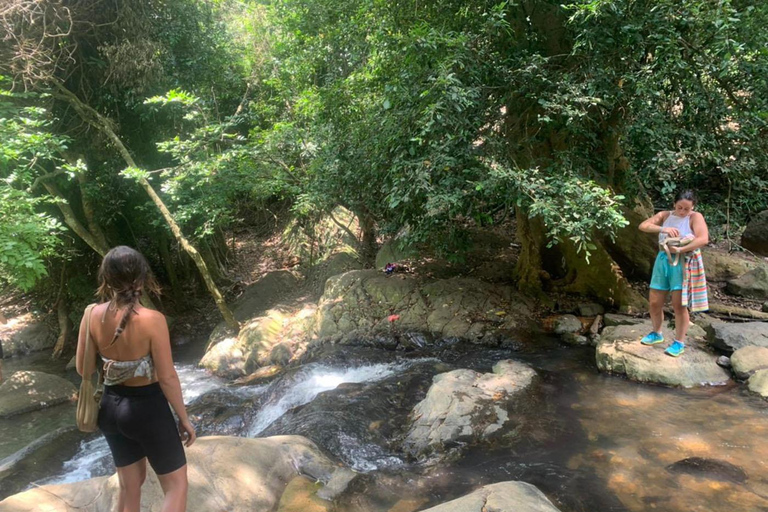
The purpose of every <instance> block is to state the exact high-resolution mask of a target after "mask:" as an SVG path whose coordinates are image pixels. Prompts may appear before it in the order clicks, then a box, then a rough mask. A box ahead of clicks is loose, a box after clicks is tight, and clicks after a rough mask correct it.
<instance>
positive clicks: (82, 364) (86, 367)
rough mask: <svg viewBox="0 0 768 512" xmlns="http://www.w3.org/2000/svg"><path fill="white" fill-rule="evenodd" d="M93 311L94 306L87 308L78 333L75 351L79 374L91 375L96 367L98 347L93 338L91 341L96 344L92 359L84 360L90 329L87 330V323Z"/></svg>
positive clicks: (92, 347)
mask: <svg viewBox="0 0 768 512" xmlns="http://www.w3.org/2000/svg"><path fill="white" fill-rule="evenodd" d="M89 307H90V306H89ZM92 312H93V308H90V311H89V309H88V308H86V309H85V312H83V318H82V319H81V320H80V331H79V333H78V335H77V352H76V353H75V369H76V370H77V373H78V374H79V375H91V374H92V373H93V370H95V369H96V347H95V343H93V340H91V343H92V344H93V345H94V346H91V356H92V357H91V360H90V361H84V359H85V341H86V339H87V336H88V331H87V330H86V325H87V324H88V318H87V316H89V315H90V314H91V313H92Z"/></svg>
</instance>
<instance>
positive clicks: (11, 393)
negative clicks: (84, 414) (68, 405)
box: [0, 372, 77, 418]
mask: <svg viewBox="0 0 768 512" xmlns="http://www.w3.org/2000/svg"><path fill="white" fill-rule="evenodd" d="M75 399H77V389H76V388H75V386H74V385H73V384H72V383H71V382H69V381H68V380H66V379H62V378H61V377H57V376H55V375H49V374H47V373H42V372H16V373H14V374H13V375H11V377H10V378H9V379H8V380H6V381H5V382H3V384H2V385H0V418H7V417H9V416H15V415H17V414H22V413H25V412H30V411H36V410H38V409H43V408H45V407H51V406H53V405H58V404H60V403H63V402H71V401H74V400H75Z"/></svg>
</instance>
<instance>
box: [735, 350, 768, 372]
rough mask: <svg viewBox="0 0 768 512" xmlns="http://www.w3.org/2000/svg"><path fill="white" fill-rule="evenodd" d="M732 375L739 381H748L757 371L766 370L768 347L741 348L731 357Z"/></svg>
mask: <svg viewBox="0 0 768 512" xmlns="http://www.w3.org/2000/svg"><path fill="white" fill-rule="evenodd" d="M731 367H732V368H733V373H734V374H735V375H736V377H738V378H739V379H748V378H749V377H750V375H752V374H753V373H755V372H756V371H758V370H764V369H768V347H756V346H754V345H752V346H749V347H742V348H740V349H739V350H737V351H735V352H734V353H733V355H732V356H731Z"/></svg>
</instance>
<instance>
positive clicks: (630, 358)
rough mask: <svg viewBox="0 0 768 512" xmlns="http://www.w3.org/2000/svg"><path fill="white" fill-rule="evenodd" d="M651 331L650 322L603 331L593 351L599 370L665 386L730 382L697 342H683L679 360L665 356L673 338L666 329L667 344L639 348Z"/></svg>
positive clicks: (714, 357) (727, 375) (690, 385)
mask: <svg viewBox="0 0 768 512" xmlns="http://www.w3.org/2000/svg"><path fill="white" fill-rule="evenodd" d="M651 330H652V326H651V323H650V322H645V323H644V324H641V325H634V326H633V325H622V326H617V327H606V328H605V329H603V334H602V336H601V337H600V340H599V341H598V344H597V350H596V359H597V367H598V369H600V370H601V371H605V372H612V373H619V374H623V375H626V376H627V377H628V378H630V379H631V380H635V381H639V382H656V383H659V384H666V385H668V386H683V387H693V386H706V385H722V384H725V383H726V382H728V380H729V379H730V375H729V373H728V372H727V371H725V370H724V369H723V368H721V367H719V366H718V365H717V358H716V356H715V355H714V354H711V353H710V352H708V351H706V350H703V349H701V348H699V346H698V344H697V343H696V342H690V341H689V342H688V343H686V346H685V353H684V354H683V355H682V356H680V357H677V358H675V357H670V356H668V355H666V354H665V353H664V348H665V347H666V346H668V345H669V343H671V342H672V339H673V338H674V334H673V333H672V332H671V331H669V330H668V329H665V330H664V338H665V339H666V340H668V342H665V343H661V344H659V345H655V346H645V345H642V344H641V343H640V339H641V338H642V337H643V336H644V335H645V334H647V333H648V332H650V331H651Z"/></svg>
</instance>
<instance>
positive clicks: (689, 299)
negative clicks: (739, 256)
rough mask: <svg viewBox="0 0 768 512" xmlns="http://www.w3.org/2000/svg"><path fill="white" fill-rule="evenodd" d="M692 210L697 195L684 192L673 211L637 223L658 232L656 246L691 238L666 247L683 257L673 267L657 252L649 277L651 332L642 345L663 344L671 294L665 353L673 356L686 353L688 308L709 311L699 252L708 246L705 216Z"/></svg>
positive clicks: (644, 230) (644, 338)
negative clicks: (671, 329)
mask: <svg viewBox="0 0 768 512" xmlns="http://www.w3.org/2000/svg"><path fill="white" fill-rule="evenodd" d="M695 207H696V196H695V195H694V193H693V192H692V191H690V190H685V191H682V192H680V193H678V194H677V196H676V197H675V204H674V210H672V211H662V212H659V213H657V214H656V215H654V216H653V217H651V218H649V219H646V220H645V221H643V222H642V223H641V224H640V231H643V232H645V233H658V235H659V244H661V243H662V242H663V241H664V239H666V238H667V237H680V238H686V237H688V238H692V240H691V241H690V242H689V243H688V244H686V245H682V246H679V247H673V246H669V247H668V249H669V251H670V253H671V255H672V256H674V255H676V254H680V253H683V256H684V257H679V256H676V258H677V259H679V263H678V264H676V265H675V264H673V261H670V257H668V255H667V253H666V252H665V251H662V250H660V251H659V254H658V255H657V256H656V263H655V264H654V265H653V275H652V277H651V289H650V292H649V297H648V300H649V302H650V309H651V322H652V323H653V331H651V332H650V333H649V334H648V335H646V336H645V337H643V339H642V340H641V343H642V344H643V345H656V344H657V343H662V342H663V341H664V336H663V335H662V333H661V323H662V321H663V319H664V312H663V309H662V308H663V307H664V302H666V300H667V293H668V292H672V307H673V308H674V310H675V339H674V340H673V342H672V344H671V345H670V346H669V347H667V349H666V350H665V351H664V352H665V353H666V354H668V355H670V356H673V357H678V356H680V355H682V354H683V352H684V351H685V334H686V332H687V331H688V325H689V323H690V317H689V314H688V308H689V307H690V308H691V310H692V311H705V310H706V309H708V303H707V285H706V278H705V276H704V265H703V263H702V260H701V251H700V249H701V248H702V247H704V246H705V245H707V243H709V229H708V228H707V223H706V222H705V221H704V216H703V215H702V214H700V213H699V212H695V211H693V209H694V208H695Z"/></svg>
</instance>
